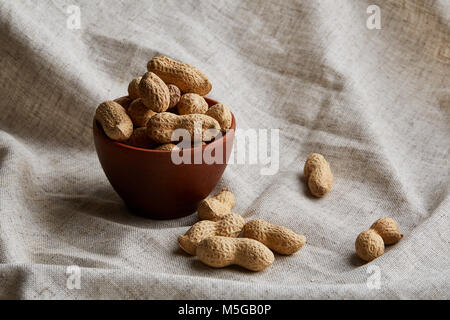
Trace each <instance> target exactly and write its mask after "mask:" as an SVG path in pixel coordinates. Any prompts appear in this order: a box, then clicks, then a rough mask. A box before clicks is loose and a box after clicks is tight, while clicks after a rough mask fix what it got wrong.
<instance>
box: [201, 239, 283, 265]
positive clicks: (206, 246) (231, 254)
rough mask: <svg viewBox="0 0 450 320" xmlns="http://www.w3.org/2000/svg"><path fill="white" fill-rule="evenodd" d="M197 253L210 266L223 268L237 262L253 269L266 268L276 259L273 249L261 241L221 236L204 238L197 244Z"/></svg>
mask: <svg viewBox="0 0 450 320" xmlns="http://www.w3.org/2000/svg"><path fill="white" fill-rule="evenodd" d="M196 255H197V257H198V259H199V260H200V261H202V262H203V263H204V264H206V265H208V266H210V267H214V268H222V267H226V266H229V265H232V264H236V265H239V266H241V267H244V268H246V269H248V270H252V271H261V270H264V269H266V268H267V267H268V266H270V265H271V264H272V263H273V261H274V259H275V257H274V255H273V253H272V251H270V249H269V248H267V247H266V246H265V245H263V244H262V243H261V242H259V241H256V240H253V239H247V238H229V237H220V236H213V237H209V238H206V239H204V240H202V241H201V242H200V243H199V244H198V246H197V250H196Z"/></svg>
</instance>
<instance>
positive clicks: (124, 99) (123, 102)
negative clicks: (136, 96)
mask: <svg viewBox="0 0 450 320" xmlns="http://www.w3.org/2000/svg"><path fill="white" fill-rule="evenodd" d="M114 102H117V103H118V104H120V105H121V106H122V107H123V108H124V109H125V110H128V107H129V106H130V104H131V103H132V102H133V100H132V99H131V98H130V97H120V98H117V99H115V100H114Z"/></svg>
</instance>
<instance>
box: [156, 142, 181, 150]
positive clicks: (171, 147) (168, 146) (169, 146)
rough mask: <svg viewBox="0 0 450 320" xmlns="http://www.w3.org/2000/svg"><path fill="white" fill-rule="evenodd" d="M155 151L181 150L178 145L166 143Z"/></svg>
mask: <svg viewBox="0 0 450 320" xmlns="http://www.w3.org/2000/svg"><path fill="white" fill-rule="evenodd" d="M155 150H166V151H172V150H180V148H178V146H177V145H176V144H173V143H165V144H162V145H160V146H158V147H156V148H155Z"/></svg>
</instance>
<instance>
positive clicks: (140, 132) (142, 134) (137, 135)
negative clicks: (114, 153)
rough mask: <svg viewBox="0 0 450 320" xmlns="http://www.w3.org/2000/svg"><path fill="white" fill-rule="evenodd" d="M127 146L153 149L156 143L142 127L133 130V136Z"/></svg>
mask: <svg viewBox="0 0 450 320" xmlns="http://www.w3.org/2000/svg"><path fill="white" fill-rule="evenodd" d="M125 143H126V144H128V145H130V146H134V147H139V148H145V149H151V148H153V147H154V146H155V143H154V142H153V141H151V140H150V139H149V138H148V136H147V128H146V127H140V128H136V129H134V130H133V134H132V135H131V137H130V139H128V140H127V141H126V142H125Z"/></svg>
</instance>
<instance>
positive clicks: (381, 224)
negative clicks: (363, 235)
mask: <svg viewBox="0 0 450 320" xmlns="http://www.w3.org/2000/svg"><path fill="white" fill-rule="evenodd" d="M370 229H373V230H375V231H376V232H377V233H378V234H379V235H380V236H381V238H382V239H383V241H384V244H394V243H397V242H398V241H399V240H400V239H401V238H403V234H401V233H400V231H399V230H398V224H397V222H395V220H394V219H392V218H380V219H378V220H377V221H375V222H374V223H373V224H372V226H371V227H370Z"/></svg>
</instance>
